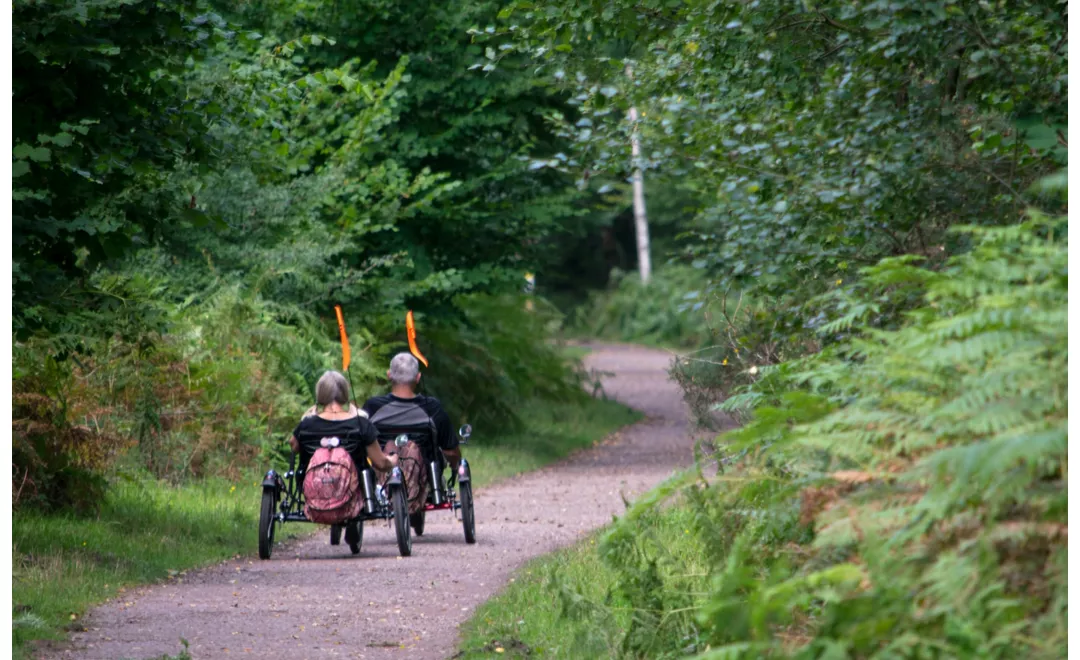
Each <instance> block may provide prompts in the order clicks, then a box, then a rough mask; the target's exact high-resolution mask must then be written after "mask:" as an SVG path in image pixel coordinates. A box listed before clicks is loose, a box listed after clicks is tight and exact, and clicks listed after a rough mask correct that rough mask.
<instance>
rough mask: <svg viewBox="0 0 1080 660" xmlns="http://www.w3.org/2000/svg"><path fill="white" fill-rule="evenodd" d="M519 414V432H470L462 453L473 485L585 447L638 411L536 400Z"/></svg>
mask: <svg viewBox="0 0 1080 660" xmlns="http://www.w3.org/2000/svg"><path fill="white" fill-rule="evenodd" d="M522 417H523V419H524V421H525V429H524V430H523V431H521V432H519V433H515V434H508V435H501V436H496V437H486V436H485V435H484V431H483V429H475V430H474V431H473V439H472V441H471V442H470V444H469V445H467V446H466V447H465V448H464V450H463V454H464V456H465V457H466V458H467V459H469V463H471V464H472V472H473V483H475V484H476V485H477V486H486V485H489V484H491V483H493V482H495V481H498V480H499V479H504V478H506V477H511V476H514V475H516V474H520V473H522V472H528V471H529V470H535V469H537V468H540V467H543V466H545V465H547V464H549V463H552V462H554V461H557V460H559V459H561V458H563V457H565V456H567V455H568V454H570V453H571V452H573V451H575V450H577V449H582V448H584V447H590V446H592V445H593V444H594V443H596V442H597V441H598V440H601V439H602V438H604V436H606V435H608V434H609V433H611V432H612V431H615V430H616V429H618V428H621V427H623V426H626V425H627V424H632V423H634V422H636V421H638V420H639V419H641V413H638V412H637V411H634V410H631V409H630V408H627V407H626V406H624V405H622V404H621V403H617V402H615V401H604V400H600V399H590V400H588V401H587V402H586V403H584V404H582V405H565V404H553V403H548V402H537V403H536V404H534V405H532V406H530V407H529V409H528V410H526V411H524V413H523V414H522Z"/></svg>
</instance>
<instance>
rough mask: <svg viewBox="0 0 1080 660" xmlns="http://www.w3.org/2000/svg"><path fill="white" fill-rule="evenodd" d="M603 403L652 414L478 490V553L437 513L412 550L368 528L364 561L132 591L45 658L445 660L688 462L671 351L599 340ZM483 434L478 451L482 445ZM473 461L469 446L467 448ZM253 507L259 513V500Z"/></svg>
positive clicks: (308, 551)
mask: <svg viewBox="0 0 1080 660" xmlns="http://www.w3.org/2000/svg"><path fill="white" fill-rule="evenodd" d="M592 348H593V352H592V353H590V354H589V355H588V356H587V357H586V359H585V361H586V365H587V366H588V367H590V368H593V369H597V370H599V371H601V372H607V375H605V376H604V379H603V382H604V388H605V391H606V392H607V394H608V395H609V396H613V397H615V398H617V399H618V400H620V401H622V402H624V403H626V404H627V405H630V406H632V407H634V408H637V409H638V410H641V411H643V412H644V413H645V414H646V415H647V418H646V419H645V420H643V421H642V422H640V423H638V424H636V425H634V426H632V427H629V428H627V429H624V430H623V431H622V432H620V433H618V434H616V435H615V436H613V437H611V438H608V439H607V440H606V441H605V442H604V443H602V444H600V445H599V446H597V447H594V448H592V449H588V450H585V451H582V452H579V453H577V454H575V455H574V456H572V457H570V458H568V459H566V460H564V461H563V462H561V463H559V464H556V465H553V466H551V467H548V468H545V469H542V470H538V471H536V472H531V473H528V474H525V475H521V476H519V477H516V478H514V479H510V480H507V481H503V482H501V483H498V484H495V485H493V486H489V487H487V488H484V489H478V490H477V491H476V535H477V543H476V545H472V546H469V545H466V544H465V543H464V540H463V538H462V532H461V526H460V524H458V523H457V522H456V521H454V519H453V518H452V517H451V516H450V514H448V513H446V512H435V513H430V514H429V515H428V518H427V528H426V530H425V533H424V536H422V537H416V536H414V537H413V555H412V556H411V557H409V558H407V559H402V558H400V557H398V554H397V546H396V543H395V541H394V534H393V530H392V528H390V527H389V526H386V525H370V526H367V527H365V531H364V540H363V549H362V551H361V553H360V555H359V556H357V557H352V556H351V555H349V550H348V547H347V546H345V545H344V544H342V545H341V546H337V547H332V546H330V545H329V543H328V541H327V536H328V535H327V534H325V533H321V534H318V535H317V536H313V537H310V538H306V539H303V540H300V541H295V542H292V543H291V544H289V545H285V546H279V547H278V548H276V549H275V552H274V557H273V559H271V560H269V561H259V560H258V559H251V558H244V559H239V560H231V561H227V562H224V563H222V564H219V565H217V566H214V567H211V568H208V569H205V570H202V571H198V572H193V573H190V574H189V575H188V576H187V578H186V579H184V581H183V583H181V584H165V585H157V586H152V587H148V588H145V589H141V590H137V591H135V592H129V593H128V594H127V595H126V597H125V598H124V599H122V600H115V601H111V602H109V603H106V604H105V605H102V606H101V607H99V608H97V609H96V610H94V611H93V612H92V613H91V614H90V615H88V617H87V619H86V620H85V625H86V626H87V628H89V632H83V633H77V634H75V635H73V636H72V638H71V641H70V643H69V644H68V645H66V647H64V648H63V649H53V650H51V651H50V650H47V651H46V653H47V655H45V656H43V657H63V658H69V657H74V658H108V659H110V660H113V659H116V658H151V657H155V656H160V655H162V654H165V653H169V654H175V653H177V652H178V651H179V649H180V643H179V639H180V638H181V637H183V638H185V639H187V640H188V642H189V643H190V645H191V646H190V653H191V655H192V656H193V657H194V658H198V659H202V658H229V657H258V658H288V659H290V660H300V659H303V658H371V659H378V658H391V657H394V658H400V657H406V656H407V657H409V658H439V659H443V658H448V657H450V656H452V655H453V654H454V651H455V645H456V643H457V639H458V632H457V628H458V625H459V624H461V623H462V622H464V621H465V620H467V619H468V618H469V616H470V615H471V613H472V612H473V610H474V608H476V607H477V606H478V605H479V604H481V603H483V602H484V601H485V600H487V599H489V598H491V597H492V596H493V595H495V593H496V592H498V591H499V590H500V589H501V588H502V587H503V586H504V585H505V584H507V582H508V581H509V579H510V578H511V576H512V573H513V572H514V570H516V569H517V568H518V567H520V566H521V565H522V564H523V563H524V562H526V561H527V560H529V559H531V558H533V557H535V556H537V555H540V554H544V553H547V552H551V551H552V550H555V549H556V548H559V547H562V546H565V545H568V544H571V543H573V542H574V541H575V540H577V539H578V538H580V537H581V536H582V535H584V534H586V533H588V532H589V531H590V530H593V529H595V528H597V527H600V526H602V525H604V524H605V523H607V522H609V521H610V520H611V517H612V515H614V514H618V513H619V512H620V511H623V510H624V508H625V505H624V503H623V497H624V496H625V497H626V498H627V499H628V500H629V499H632V498H633V497H635V496H636V495H638V494H640V493H642V492H643V491H645V490H648V489H649V488H651V487H652V486H654V485H656V484H657V483H659V482H660V481H662V480H663V479H665V478H666V477H668V476H669V475H670V474H671V473H672V471H673V470H674V469H676V468H678V467H681V466H686V465H689V464H690V462H691V460H692V446H693V439H692V438H691V437H690V436H691V434H690V431H689V429H688V427H687V413H686V409H685V406H684V404H683V402H682V398H681V396H680V393H679V390H678V388H677V387H676V386H675V384H674V383H672V382H670V381H669V380H668V378H667V374H666V368H667V365H668V362H669V359H670V356H669V355H668V354H667V353H664V352H662V351H656V350H651V349H646V348H642V347H638V346H627V345H608V344H604V345H601V344H595V345H592ZM483 441H484V440H483V432H482V430H481V431H480V432H479V433H477V435H476V437H475V438H474V442H477V443H480V442H483ZM465 451H466V455H468V449H467V448H466V450H465ZM253 506H254V505H253Z"/></svg>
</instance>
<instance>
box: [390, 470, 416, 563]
mask: <svg viewBox="0 0 1080 660" xmlns="http://www.w3.org/2000/svg"><path fill="white" fill-rule="evenodd" d="M390 504H391V505H392V506H393V507H394V531H395V532H397V547H398V553H399V554H400V555H401V556H402V557H408V556H409V555H411V554H412V530H410V529H409V504H408V502H407V501H406V499H405V489H404V488H402V487H401V486H391V488H390Z"/></svg>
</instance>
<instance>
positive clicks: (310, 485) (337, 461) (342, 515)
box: [304, 447, 363, 525]
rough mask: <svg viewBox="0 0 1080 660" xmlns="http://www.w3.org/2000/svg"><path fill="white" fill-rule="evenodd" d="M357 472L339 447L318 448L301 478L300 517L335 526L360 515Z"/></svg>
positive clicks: (348, 457) (360, 500)
mask: <svg viewBox="0 0 1080 660" xmlns="http://www.w3.org/2000/svg"><path fill="white" fill-rule="evenodd" d="M362 504H363V500H362V499H361V498H360V473H359V472H358V471H357V469H356V464H355V463H353V459H352V457H351V456H349V452H347V451H345V449H344V448H342V447H320V448H319V449H317V450H316V451H315V455H314V456H312V457H311V461H310V462H309V463H308V468H307V474H306V475H304V515H305V516H307V519H308V520H310V521H311V522H315V523H323V524H325V525H335V524H338V523H343V522H345V521H347V520H350V519H352V518H355V517H356V516H358V515H360V507H361V506H362Z"/></svg>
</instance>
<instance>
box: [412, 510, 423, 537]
mask: <svg viewBox="0 0 1080 660" xmlns="http://www.w3.org/2000/svg"><path fill="white" fill-rule="evenodd" d="M426 518H427V511H425V510H424V509H420V510H419V511H417V512H416V513H410V514H409V524H410V525H412V528H413V532H415V533H416V535H417V536H423V535H424V520H425V519H426Z"/></svg>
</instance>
